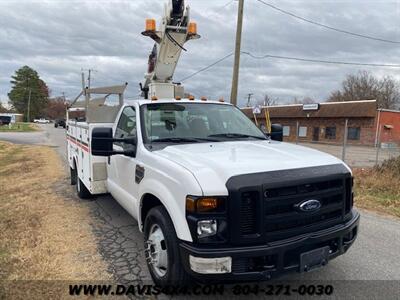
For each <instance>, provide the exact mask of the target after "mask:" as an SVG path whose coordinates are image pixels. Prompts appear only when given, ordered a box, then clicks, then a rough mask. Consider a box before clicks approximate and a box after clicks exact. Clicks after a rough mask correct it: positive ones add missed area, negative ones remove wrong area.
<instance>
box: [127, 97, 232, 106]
mask: <svg viewBox="0 0 400 300" xmlns="http://www.w3.org/2000/svg"><path fill="white" fill-rule="evenodd" d="M135 103H139V105H140V106H141V105H145V104H154V103H202V104H207V103H208V104H209V103H214V104H226V105H231V104H230V103H228V102H225V101H224V102H222V101H215V100H201V99H195V100H189V99H181V100H176V99H158V100H147V99H138V100H126V101H125V104H129V105H132V104H135Z"/></svg>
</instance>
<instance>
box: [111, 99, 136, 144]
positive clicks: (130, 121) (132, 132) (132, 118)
mask: <svg viewBox="0 0 400 300" xmlns="http://www.w3.org/2000/svg"><path fill="white" fill-rule="evenodd" d="M136 134H137V131H136V111H135V109H134V108H133V107H131V106H129V107H126V108H125V109H124V110H123V111H122V114H121V117H120V118H119V121H118V125H117V128H116V130H115V134H114V138H116V139H126V138H129V139H131V138H136ZM115 145H118V146H120V147H122V148H123V149H124V150H126V151H129V150H132V149H133V147H134V146H133V145H131V144H126V143H122V142H116V143H115Z"/></svg>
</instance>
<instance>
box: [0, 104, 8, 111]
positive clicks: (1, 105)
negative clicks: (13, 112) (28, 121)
mask: <svg viewBox="0 0 400 300" xmlns="http://www.w3.org/2000/svg"><path fill="white" fill-rule="evenodd" d="M7 112H9V110H8V109H7V108H5V107H4V106H3V104H2V103H1V101H0V113H7Z"/></svg>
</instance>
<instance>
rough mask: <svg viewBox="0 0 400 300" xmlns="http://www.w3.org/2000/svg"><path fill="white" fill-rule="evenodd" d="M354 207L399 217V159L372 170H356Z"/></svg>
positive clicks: (386, 162)
mask: <svg viewBox="0 0 400 300" xmlns="http://www.w3.org/2000/svg"><path fill="white" fill-rule="evenodd" d="M354 176H355V192H356V205H357V206H358V207H361V208H365V209H370V210H374V211H378V212H382V213H386V214H390V215H393V216H397V217H400V157H399V158H396V159H390V160H387V161H385V162H384V163H383V164H382V165H381V166H379V167H377V168H373V169H356V170H354Z"/></svg>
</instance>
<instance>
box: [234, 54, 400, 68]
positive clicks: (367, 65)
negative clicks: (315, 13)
mask: <svg viewBox="0 0 400 300" xmlns="http://www.w3.org/2000/svg"><path fill="white" fill-rule="evenodd" d="M242 54H245V55H248V56H250V57H252V58H254V59H265V58H276V59H285V60H296V61H303V62H312V63H323V64H332V65H351V66H364V67H385V68H400V65H397V64H378V63H361V62H346V61H333V60H322V59H309V58H301V57H291V56H280V55H271V54H265V55H262V56H257V55H254V54H252V53H250V52H246V51H242Z"/></svg>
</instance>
